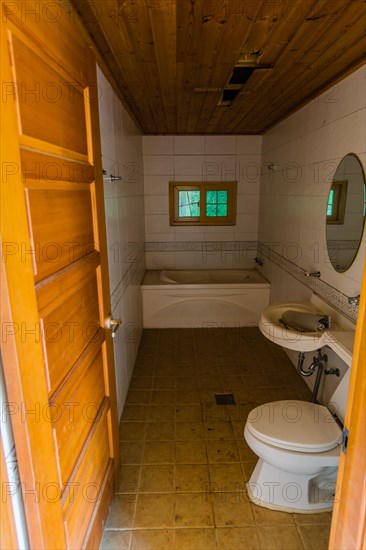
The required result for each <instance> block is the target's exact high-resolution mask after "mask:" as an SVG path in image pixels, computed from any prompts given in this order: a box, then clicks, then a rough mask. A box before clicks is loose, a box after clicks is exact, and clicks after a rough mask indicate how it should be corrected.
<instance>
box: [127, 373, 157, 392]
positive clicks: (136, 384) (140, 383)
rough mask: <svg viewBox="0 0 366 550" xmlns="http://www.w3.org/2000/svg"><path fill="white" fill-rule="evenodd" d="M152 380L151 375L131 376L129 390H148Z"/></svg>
mask: <svg viewBox="0 0 366 550" xmlns="http://www.w3.org/2000/svg"><path fill="white" fill-rule="evenodd" d="M153 380H154V378H153V377H152V376H133V377H132V378H131V382H130V387H129V390H149V389H151V388H152V386H153Z"/></svg>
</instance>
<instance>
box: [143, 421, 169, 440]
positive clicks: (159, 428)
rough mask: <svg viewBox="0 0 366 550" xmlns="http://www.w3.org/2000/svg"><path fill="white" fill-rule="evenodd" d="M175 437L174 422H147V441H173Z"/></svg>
mask: <svg viewBox="0 0 366 550" xmlns="http://www.w3.org/2000/svg"><path fill="white" fill-rule="evenodd" d="M173 439H175V423H174V422H147V424H146V441H171V440H173Z"/></svg>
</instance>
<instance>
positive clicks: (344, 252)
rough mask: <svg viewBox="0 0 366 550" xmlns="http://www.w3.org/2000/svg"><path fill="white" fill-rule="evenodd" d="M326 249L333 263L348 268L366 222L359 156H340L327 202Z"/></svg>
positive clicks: (335, 265) (336, 268)
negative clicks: (341, 157)
mask: <svg viewBox="0 0 366 550" xmlns="http://www.w3.org/2000/svg"><path fill="white" fill-rule="evenodd" d="M326 216H327V217H326V225H327V231H326V233H327V235H326V236H327V248H328V254H329V259H330V261H331V263H332V266H333V267H334V269H335V270H336V271H338V272H339V273H343V272H344V271H347V269H349V267H350V266H351V264H352V263H353V261H354V259H355V258H356V256H357V252H358V249H359V247H360V244H361V239H362V234H363V228H364V223H365V174H364V171H363V168H362V164H361V162H360V160H359V159H358V157H357V156H356V155H354V154H353V153H350V154H348V155H346V156H345V157H343V159H342V160H341V162H340V163H339V165H338V167H337V170H336V172H335V174H334V177H333V181H332V183H331V186H330V190H329V194H328V202H327V214H326Z"/></svg>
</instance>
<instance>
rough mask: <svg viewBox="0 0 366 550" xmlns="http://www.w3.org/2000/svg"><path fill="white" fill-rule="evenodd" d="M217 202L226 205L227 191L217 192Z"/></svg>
mask: <svg viewBox="0 0 366 550" xmlns="http://www.w3.org/2000/svg"><path fill="white" fill-rule="evenodd" d="M217 194H218V201H217V202H220V203H221V204H227V191H218V193H217Z"/></svg>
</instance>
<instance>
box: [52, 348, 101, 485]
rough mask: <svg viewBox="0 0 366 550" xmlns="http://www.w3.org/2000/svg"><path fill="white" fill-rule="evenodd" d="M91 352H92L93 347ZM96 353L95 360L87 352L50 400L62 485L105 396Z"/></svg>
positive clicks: (93, 350)
mask: <svg viewBox="0 0 366 550" xmlns="http://www.w3.org/2000/svg"><path fill="white" fill-rule="evenodd" d="M96 347H97V346H95V348H96ZM91 352H92V353H93V352H94V353H95V349H92V350H91ZM97 353H98V354H97V356H96V357H94V359H91V358H90V353H88V354H87V355H86V357H85V358H84V361H82V362H81V364H80V365H78V367H77V368H76V369H75V371H74V372H73V373H72V376H71V378H70V380H68V381H67V382H66V383H65V384H64V387H63V388H62V389H61V391H60V393H59V395H57V396H55V397H54V399H53V400H52V401H51V403H50V407H51V410H52V411H53V417H54V418H53V425H54V429H55V438H56V444H57V449H58V459H59V464H60V473H61V480H62V485H63V487H64V485H65V483H67V481H68V479H69V478H70V475H71V472H72V469H73V467H74V465H75V462H76V459H77V457H78V456H79V455H80V453H81V451H82V449H83V447H84V445H85V441H86V439H87V436H88V435H89V432H90V430H91V429H92V427H93V424H94V423H95V421H96V418H97V416H98V412H99V410H100V408H101V406H102V403H103V399H104V397H105V391H104V388H103V385H102V384H101V383H100V381H101V380H103V377H104V368H103V356H102V352H101V351H100V350H98V349H97Z"/></svg>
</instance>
